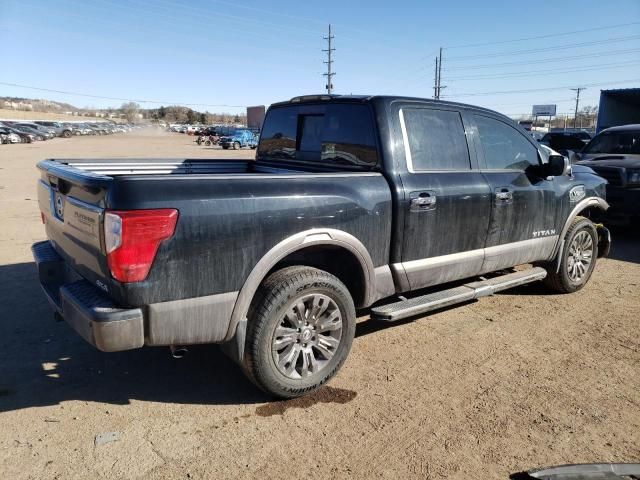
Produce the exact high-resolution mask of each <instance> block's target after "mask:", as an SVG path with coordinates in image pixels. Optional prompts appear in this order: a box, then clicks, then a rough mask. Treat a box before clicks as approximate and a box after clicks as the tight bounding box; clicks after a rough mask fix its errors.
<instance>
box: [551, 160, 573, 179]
mask: <svg viewBox="0 0 640 480" xmlns="http://www.w3.org/2000/svg"><path fill="white" fill-rule="evenodd" d="M544 167H545V168H544V173H545V174H546V176H547V177H559V176H561V175H569V174H570V173H571V163H569V159H568V158H567V157H565V156H562V155H549V163H547V164H545V165H544Z"/></svg>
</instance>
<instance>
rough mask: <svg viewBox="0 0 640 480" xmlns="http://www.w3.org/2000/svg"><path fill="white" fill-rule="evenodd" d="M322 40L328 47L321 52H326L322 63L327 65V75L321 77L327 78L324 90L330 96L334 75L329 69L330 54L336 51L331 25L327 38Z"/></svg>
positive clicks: (331, 62) (331, 63)
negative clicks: (325, 57) (325, 58)
mask: <svg viewBox="0 0 640 480" xmlns="http://www.w3.org/2000/svg"><path fill="white" fill-rule="evenodd" d="M322 38H324V39H325V40H326V41H327V42H328V45H329V48H327V49H325V50H322V51H323V52H327V60H326V61H325V62H324V63H326V64H327V73H323V74H322V75H324V76H325V77H327V84H326V89H327V93H328V94H329V95H331V92H333V80H332V79H333V76H334V75H335V72H332V71H331V67H332V65H333V59H332V53H333V52H334V51H335V50H336V49H335V48H333V38H334V37H333V35H332V34H331V24H329V36H328V37H322Z"/></svg>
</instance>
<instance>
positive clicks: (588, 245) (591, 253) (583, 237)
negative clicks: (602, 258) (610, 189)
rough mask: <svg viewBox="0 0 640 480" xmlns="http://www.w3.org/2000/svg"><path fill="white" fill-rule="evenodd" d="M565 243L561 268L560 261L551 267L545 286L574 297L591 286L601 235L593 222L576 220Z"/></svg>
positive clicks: (551, 264) (548, 268) (554, 262)
mask: <svg viewBox="0 0 640 480" xmlns="http://www.w3.org/2000/svg"><path fill="white" fill-rule="evenodd" d="M564 239H565V243H564V248H563V249H562V252H560V253H559V255H561V257H560V259H559V260H560V268H559V269H557V266H558V258H556V260H555V261H553V262H551V263H550V264H548V265H547V266H546V268H547V278H545V283H546V284H547V286H548V287H550V288H551V289H553V290H555V291H556V292H560V293H573V292H576V291H578V290H580V289H581V288H582V287H584V286H585V285H586V284H587V282H588V281H589V279H590V278H591V274H592V273H593V269H594V268H595V266H596V258H597V256H598V232H597V231H596V227H595V225H594V224H593V223H592V222H591V220H589V219H588V218H585V217H576V219H575V220H574V221H573V222H572V223H571V226H570V227H569V230H567V234H566V235H565V237H564ZM556 269H557V271H556Z"/></svg>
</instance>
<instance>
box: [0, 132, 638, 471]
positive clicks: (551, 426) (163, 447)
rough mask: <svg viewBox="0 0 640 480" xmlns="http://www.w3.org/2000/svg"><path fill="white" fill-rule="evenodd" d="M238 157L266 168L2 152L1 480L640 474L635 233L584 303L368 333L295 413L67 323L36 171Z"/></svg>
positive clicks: (488, 311) (233, 377)
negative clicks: (72, 161)
mask: <svg viewBox="0 0 640 480" xmlns="http://www.w3.org/2000/svg"><path fill="white" fill-rule="evenodd" d="M234 155H235V156H239V157H243V158H250V157H251V156H252V155H253V151H250V150H245V151H240V152H231V151H222V150H217V149H215V150H214V149H208V148H204V147H198V146H197V145H195V144H194V143H193V138H192V137H187V136H185V135H180V134H164V133H157V134H153V135H151V134H139V133H135V134H126V135H119V136H108V137H90V138H87V137H83V138H71V139H54V140H52V141H49V142H41V143H37V144H33V145H0V205H1V208H0V472H2V478H11V479H26V478H34V479H35V478H37V479H42V478H46V479H48V478H60V479H70V478H73V479H75V478H77V479H87V478H149V479H160V478H191V479H195V478H197V479H205V478H241V477H260V478H272V477H278V478H285V477H288V478H305V477H308V478H316V477H323V478H345V477H354V478H372V477H374V478H378V477H379V478H459V479H463V478H464V479H479V478H482V479H485V478H487V479H493V478H497V479H506V478H508V477H509V475H510V474H513V473H515V472H519V471H522V470H527V469H531V468H534V467H537V466H544V465H552V464H563V463H577V462H633V461H635V462H639V461H640V395H639V392H640V351H639V349H640V341H639V338H640V337H639V334H638V331H639V330H638V326H639V320H640V295H638V293H639V291H640V237H638V236H637V234H636V235H632V234H630V233H628V232H625V231H624V230H621V231H614V242H615V243H614V247H613V250H612V253H611V257H610V258H609V259H606V260H602V261H599V262H598V265H597V267H596V270H595V274H594V276H593V279H592V280H591V282H590V283H589V285H588V286H587V287H586V288H584V289H583V290H582V291H580V292H578V293H576V294H573V295H551V294H549V293H548V292H547V291H545V290H544V288H543V287H542V286H541V285H538V284H534V285H529V286H526V287H520V288H518V289H515V290H512V291H508V292H506V293H503V294H500V295H496V296H494V297H490V298H485V299H482V300H480V301H478V302H475V303H471V304H468V305H465V306H461V307H457V308H451V309H448V310H445V311H441V312H438V313H435V314H432V315H429V316H428V317H425V318H422V319H419V320H415V321H410V322H404V323H401V324H395V325H393V326H390V325H389V326H388V325H379V324H373V322H369V321H367V320H366V316H365V317H363V318H362V319H361V320H360V322H359V324H358V328H357V338H356V339H355V341H354V345H353V349H352V351H351V355H350V357H349V359H348V360H347V362H346V364H345V367H344V368H343V369H342V371H341V372H340V373H339V374H338V375H337V377H336V378H335V379H334V380H333V381H332V382H331V384H330V386H328V387H325V388H324V389H322V390H321V391H320V392H319V393H317V394H316V395H314V396H312V397H308V398H303V399H298V400H293V401H287V402H270V401H269V399H268V398H266V397H265V396H264V395H263V394H261V393H260V392H258V391H257V390H256V389H255V388H254V387H253V386H252V385H251V384H249V382H248V381H246V380H245V379H244V377H243V376H242V375H241V372H240V370H239V369H238V368H237V367H236V366H235V365H234V364H233V363H232V362H231V361H230V360H228V359H227V358H226V357H225V356H224V355H223V354H222V353H221V352H220V351H219V350H218V349H217V347H215V346H201V347H198V348H193V349H191V351H190V353H189V355H188V356H187V357H186V358H184V359H182V360H175V359H173V358H171V357H170V355H169V352H168V350H167V349H164V348H146V349H141V350H137V351H131V352H124V353H112V354H105V353H101V352H99V351H97V350H95V349H93V348H92V347H91V346H89V345H88V344H86V343H85V342H84V341H83V340H82V339H81V338H80V337H79V336H78V335H76V334H75V333H73V332H72V331H71V329H70V328H69V327H68V326H67V325H66V324H65V323H64V322H60V323H56V322H55V321H54V319H53V316H52V313H51V310H50V309H49V307H48V305H47V303H46V301H45V298H44V295H43V294H42V293H41V292H40V288H39V285H38V282H37V279H36V274H35V268H34V264H33V262H32V258H31V253H30V251H29V247H30V245H31V244H32V243H33V242H35V241H38V240H41V239H43V238H44V232H43V228H42V225H41V223H40V218H39V213H38V207H37V202H36V189H35V185H36V178H37V172H36V169H35V164H36V162H37V161H38V160H40V159H43V158H47V157H82V156H84V157H111V156H117V157H126V156H136V157H142V156H148V157H153V156H156V157H157V156H165V157H167V156H169V157H171V156H175V157H229V156H234ZM111 432H115V434H114V437H115V441H112V442H108V443H102V439H103V438H105V437H101V436H99V435H101V434H105V433H106V434H110V433H111ZM96 436H98V437H97V440H96ZM112 439H114V438H112Z"/></svg>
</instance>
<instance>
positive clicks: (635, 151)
mask: <svg viewBox="0 0 640 480" xmlns="http://www.w3.org/2000/svg"><path fill="white" fill-rule="evenodd" d="M583 153H613V154H622V155H625V154H626V155H640V130H633V131H627V132H611V133H601V134H600V135H598V136H596V137H595V138H594V139H593V140H591V143H589V145H587V146H586V147H585V149H584V150H583Z"/></svg>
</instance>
